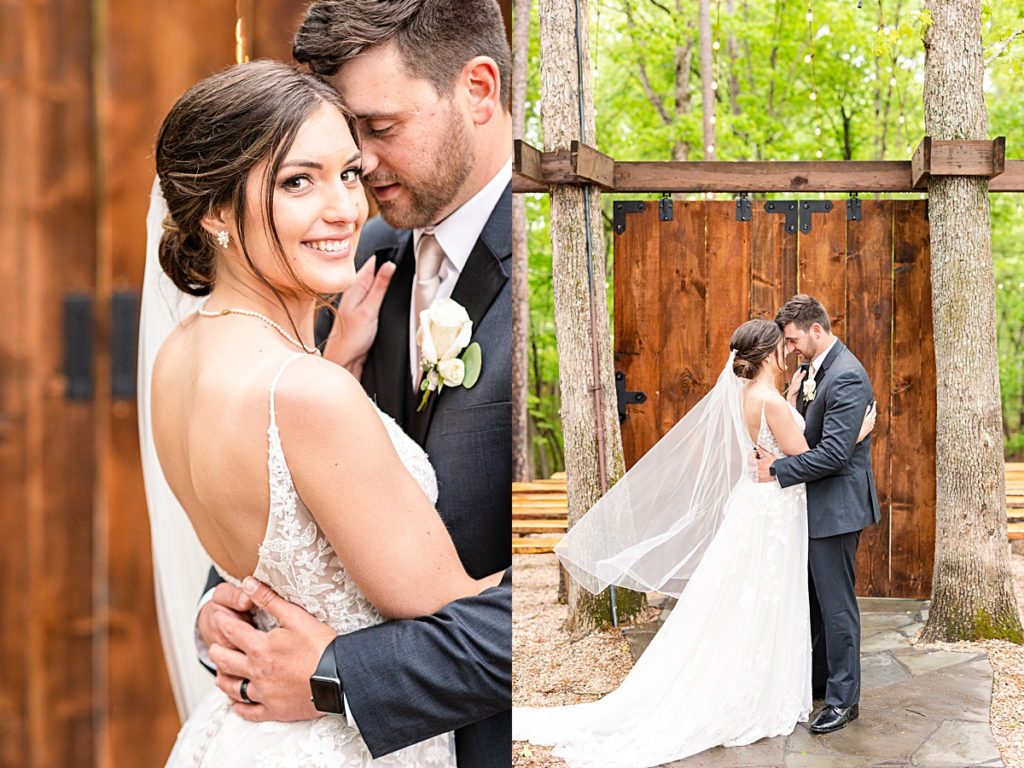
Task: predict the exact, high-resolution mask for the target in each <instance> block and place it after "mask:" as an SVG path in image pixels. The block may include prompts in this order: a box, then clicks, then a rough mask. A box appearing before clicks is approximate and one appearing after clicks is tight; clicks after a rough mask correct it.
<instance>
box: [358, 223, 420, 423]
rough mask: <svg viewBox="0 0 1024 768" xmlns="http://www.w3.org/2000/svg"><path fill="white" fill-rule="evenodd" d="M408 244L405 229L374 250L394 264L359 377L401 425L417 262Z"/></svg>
mask: <svg viewBox="0 0 1024 768" xmlns="http://www.w3.org/2000/svg"><path fill="white" fill-rule="evenodd" d="M411 244H412V233H411V232H407V233H405V234H404V235H403V238H402V239H401V240H400V242H399V244H398V245H397V246H396V247H393V248H382V249H380V250H378V251H377V252H376V253H377V261H378V263H379V264H380V263H383V262H384V261H394V262H395V264H396V265H397V266H396V269H395V274H394V276H393V277H392V278H391V284H390V285H389V286H388V290H387V293H386V294H384V301H383V302H382V303H381V306H380V315H379V328H380V331H378V333H377V338H376V339H375V340H374V343H373V347H372V348H371V349H370V354H369V356H368V357H367V361H366V367H365V370H364V371H363V377H362V384H363V388H364V389H365V390H366V392H367V394H369V395H370V397H373V398H375V399H376V401H377V406H378V407H379V408H380V409H381V410H382V411H384V412H385V413H386V414H388V415H389V416H391V417H392V418H393V419H394V420H395V421H397V422H398V423H399V425H400V426H402V427H403V428H404V427H405V426H406V425H407V424H408V422H409V399H410V396H411V393H410V391H409V390H410V389H411V387H410V384H409V381H410V377H411V375H412V374H411V372H410V370H409V301H410V297H411V296H412V283H413V278H414V277H415V275H416V265H415V259H414V258H413V255H412V245H411ZM384 329H387V331H386V332H384Z"/></svg>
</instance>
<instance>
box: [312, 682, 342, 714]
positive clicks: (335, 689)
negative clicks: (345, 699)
mask: <svg viewBox="0 0 1024 768" xmlns="http://www.w3.org/2000/svg"><path fill="white" fill-rule="evenodd" d="M309 688H310V692H311V693H312V694H313V706H314V707H316V709H317V711H318V712H327V713H329V714H334V715H340V714H342V713H343V712H344V711H345V708H344V705H343V704H342V699H341V685H340V684H339V683H338V681H337V680H331V679H328V678H322V677H317V676H316V675H313V677H311V678H309Z"/></svg>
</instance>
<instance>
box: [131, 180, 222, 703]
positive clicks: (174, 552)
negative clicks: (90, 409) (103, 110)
mask: <svg viewBox="0 0 1024 768" xmlns="http://www.w3.org/2000/svg"><path fill="white" fill-rule="evenodd" d="M166 215H167V203H166V202H164V198H163V195H161V194H160V182H159V179H157V180H155V181H154V182H153V190H152V192H151V193H150V204H149V214H148V215H147V216H146V273H145V277H144V278H143V284H142V312H141V315H142V316H141V320H140V326H139V382H138V393H139V394H138V398H139V443H140V448H141V451H142V475H143V479H144V480H145V484H146V504H147V506H148V508H149V527H150V532H151V535H152V542H153V575H154V585H155V589H156V609H157V618H158V619H159V622H160V640H161V642H162V644H163V649H164V657H165V659H166V661H167V671H168V674H169V676H170V679H171V686H172V687H173V689H174V699H175V701H176V702H177V705H178V714H179V715H180V716H181V719H182V721H184V720H185V719H186V718H187V716H188V714H189V712H191V711H192V710H193V709H194V708H195V706H196V705H197V704H198V703H199V700H200V699H201V698H202V697H203V695H204V694H205V693H206V692H207V691H208V690H210V688H212V687H213V677H212V676H211V675H210V674H209V673H208V672H207V671H206V670H205V669H203V667H202V666H201V665H200V664H199V661H198V658H197V656H196V642H195V615H196V604H197V602H198V599H199V596H200V594H201V592H202V589H203V585H204V584H205V583H206V574H207V572H208V571H209V569H210V558H209V556H208V555H207V554H206V551H205V550H204V549H203V547H202V545H201V544H200V543H199V539H198V538H197V537H196V534H195V532H194V531H193V530H192V525H191V523H190V522H189V519H188V516H187V515H186V514H185V510H184V509H182V508H181V505H180V504H179V503H178V500H177V498H175V496H174V493H173V492H172V491H171V489H170V486H168V484H167V480H166V479H165V478H164V474H163V471H162V470H161V468H160V461H159V460H158V459H157V455H156V445H155V444H154V442H153V425H152V414H151V412H150V410H151V407H152V397H151V395H152V393H151V386H152V374H153V363H154V361H155V360H156V354H157V352H158V351H159V349H160V346H161V345H162V344H163V343H164V340H165V339H166V338H167V336H168V335H169V334H170V333H171V331H172V330H174V328H175V327H176V326H177V325H178V323H179V322H180V321H181V319H182V318H184V317H186V316H188V315H189V314H191V313H192V312H194V311H195V310H196V309H197V308H198V306H199V304H200V303H201V302H202V299H201V298H198V297H193V296H188V295H186V294H184V293H182V292H181V291H179V290H178V289H177V288H176V287H175V286H174V284H173V283H172V282H171V281H170V279H169V278H168V277H167V276H166V275H165V274H164V273H163V270H162V269H161V268H160V259H159V246H160V236H161V235H162V233H163V221H164V217H165V216H166Z"/></svg>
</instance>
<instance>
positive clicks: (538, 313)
mask: <svg viewBox="0 0 1024 768" xmlns="http://www.w3.org/2000/svg"><path fill="white" fill-rule="evenodd" d="M697 1H698V0H591V2H590V18H589V24H590V46H591V59H592V62H593V67H594V72H593V84H594V105H595V111H596V116H597V136H596V146H597V149H599V150H600V151H601V152H603V153H605V154H607V155H609V156H611V157H613V158H615V159H616V160H705V159H715V160H909V159H910V157H911V155H912V154H913V152H914V149H915V148H916V147H917V144H918V142H919V141H920V140H921V138H922V136H923V135H924V115H923V102H922V88H923V83H924V48H923V46H922V43H921V38H922V35H923V32H924V30H925V29H926V27H927V25H928V24H929V22H930V19H929V18H928V14H927V12H926V11H924V10H923V5H922V2H921V0H882V1H880V0H860V1H859V2H858V0H816V2H813V3H811V2H810V0H771V1H770V2H762V3H754V2H750V1H749V0H717V2H712V3H711V27H712V34H711V40H712V42H711V62H712V66H711V72H710V73H707V72H704V73H702V71H701V66H700V61H701V55H700V53H701V52H700V47H699V40H698V33H697V14H698V8H697ZM533 6H534V7H533V8H532V9H531V15H530V38H529V46H530V51H529V56H528V61H529V68H528V74H527V77H528V79H527V95H526V127H525V133H524V137H525V139H526V141H527V142H528V143H530V144H532V145H533V146H535V147H538V148H543V147H544V140H543V132H542V130H541V120H540V65H539V60H540V45H539V39H538V34H537V27H538V22H537V16H536V13H537V11H536V3H534V4H533ZM982 32H983V39H984V44H985V58H986V74H985V98H986V103H987V107H988V114H989V135H990V136H992V137H995V136H1006V137H1007V139H1006V143H1007V156H1008V157H1011V158H1024V0H1009V1H1008V2H996V3H983V6H982ZM702 74H703V75H704V76H705V77H709V78H710V80H711V86H712V89H713V90H712V93H714V94H715V108H714V111H713V114H714V119H715V122H714V126H713V130H714V137H713V140H712V141H711V142H710V144H709V145H705V144H704V141H703V140H702V135H703V128H702V122H703V118H704V109H703V104H702V98H701V93H702V79H701V78H702ZM907 196H908V195H885V196H884V197H907ZM909 196H917V195H909ZM656 197H657V196H651V195H638V194H630V195H618V196H616V195H603V196H602V209H603V213H604V216H603V220H604V225H605V242H606V243H607V244H608V245H607V249H608V250H607V253H606V254H605V275H606V280H607V287H608V303H609V307H610V311H611V312H613V313H614V306H613V301H612V263H613V258H614V254H613V245H612V243H613V238H612V234H611V206H612V202H613V201H614V200H615V199H627V198H628V199H632V200H636V199H644V198H656ZM718 197H719V198H720V199H728V196H722V195H719V196H718ZM759 197H763V198H771V197H780V196H779V195H774V196H773V195H766V196H759ZM789 197H791V195H789ZM830 197H831V199H840V196H837V195H831V196H830ZM687 199H697V196H688V198H687ZM526 200H527V203H526V205H527V221H528V222H529V224H528V251H529V266H530V269H529V283H530V285H529V296H530V307H529V316H530V319H529V335H528V344H529V396H528V398H529V399H528V407H529V440H530V451H529V458H528V461H529V474H530V476H532V477H547V476H549V475H550V474H551V473H552V472H556V471H560V470H562V469H563V468H564V461H563V444H562V429H561V421H560V417H559V409H560V406H561V402H560V397H559V391H558V353H557V348H556V344H555V323H554V298H553V295H552V290H551V240H550V234H549V216H548V197H547V195H527V196H526ZM991 208H992V251H993V259H994V262H995V278H996V312H997V328H998V347H999V371H1000V384H1001V392H1002V394H1001V399H1002V418H1003V434H1004V438H1005V445H1006V449H1005V454H1006V459H1007V460H1017V461H1020V460H1024V195H1022V194H1009V193H998V194H993V195H991Z"/></svg>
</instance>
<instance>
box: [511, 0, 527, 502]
mask: <svg viewBox="0 0 1024 768" xmlns="http://www.w3.org/2000/svg"><path fill="white" fill-rule="evenodd" d="M529 48H530V0H516V2H515V22H514V23H513V25H512V131H513V135H514V136H515V137H516V138H517V139H521V138H523V132H524V130H525V126H526V69H527V62H528V61H529ZM529 266H530V260H529V254H528V253H527V249H526V199H525V198H524V197H523V196H522V195H513V196H512V480H514V481H518V482H524V481H526V480H529V479H530V460H529V455H530V450H529V448H530V440H529V435H527V428H526V425H527V420H526V419H527V411H526V393H527V390H528V388H529V374H528V370H529V353H528V346H527V336H528V334H529V332H530V327H529V326H530V287H529Z"/></svg>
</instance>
